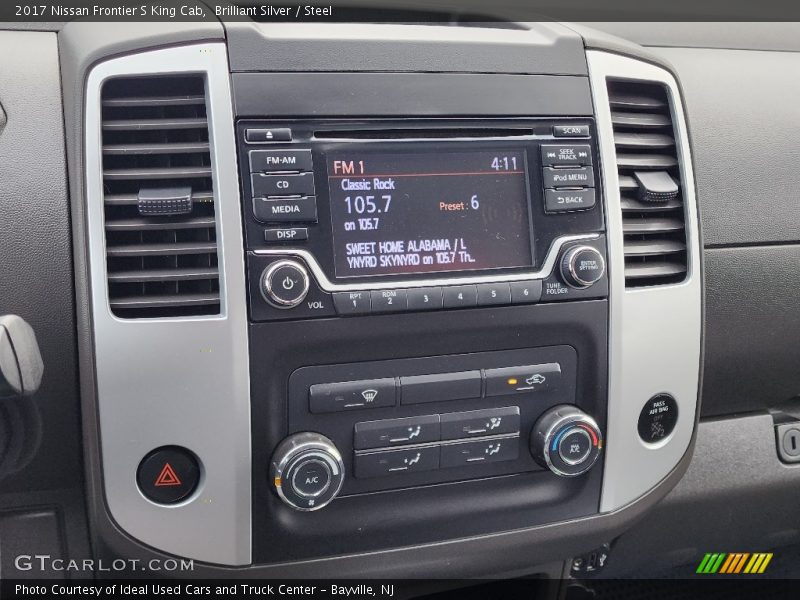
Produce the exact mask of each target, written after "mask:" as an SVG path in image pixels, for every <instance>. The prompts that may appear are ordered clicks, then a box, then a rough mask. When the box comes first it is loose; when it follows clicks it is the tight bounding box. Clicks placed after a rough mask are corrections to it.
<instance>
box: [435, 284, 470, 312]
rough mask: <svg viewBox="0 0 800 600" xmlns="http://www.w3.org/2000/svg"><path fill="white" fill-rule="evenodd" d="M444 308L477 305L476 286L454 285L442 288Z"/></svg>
mask: <svg viewBox="0 0 800 600" xmlns="http://www.w3.org/2000/svg"><path fill="white" fill-rule="evenodd" d="M442 304H443V306H444V308H471V307H473V306H477V305H478V288H477V287H475V286H474V285H454V286H452V287H446V288H444V289H443V290H442Z"/></svg>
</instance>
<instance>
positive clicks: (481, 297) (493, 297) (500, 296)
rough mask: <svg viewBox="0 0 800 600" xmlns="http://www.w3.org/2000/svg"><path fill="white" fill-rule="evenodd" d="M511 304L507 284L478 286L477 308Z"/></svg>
mask: <svg viewBox="0 0 800 600" xmlns="http://www.w3.org/2000/svg"><path fill="white" fill-rule="evenodd" d="M500 304H511V288H510V287H509V285H508V284H507V283H482V284H481V285H479V286H478V306H496V305H500Z"/></svg>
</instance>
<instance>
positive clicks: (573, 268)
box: [561, 246, 606, 289]
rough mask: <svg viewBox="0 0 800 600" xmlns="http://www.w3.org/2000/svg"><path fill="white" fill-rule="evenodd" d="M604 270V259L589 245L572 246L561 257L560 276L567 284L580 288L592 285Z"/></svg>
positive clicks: (598, 279) (601, 275)
mask: <svg viewBox="0 0 800 600" xmlns="http://www.w3.org/2000/svg"><path fill="white" fill-rule="evenodd" d="M605 272H606V261H605V260H603V255H602V254H600V251H599V250H597V249H596V248H592V247H591V246H574V247H572V248H570V249H569V250H567V251H566V252H565V253H564V256H563V257H562V258H561V276H562V277H563V278H564V281H566V282H567V283H568V284H569V285H571V286H572V287H574V288H578V289H582V288H588V287H589V286H591V285H594V284H595V283H597V282H598V281H600V278H601V277H603V274H604V273H605Z"/></svg>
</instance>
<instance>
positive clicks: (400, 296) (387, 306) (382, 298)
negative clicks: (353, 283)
mask: <svg viewBox="0 0 800 600" xmlns="http://www.w3.org/2000/svg"><path fill="white" fill-rule="evenodd" d="M371 296H372V312H374V313H388V312H397V311H401V310H406V308H408V296H407V294H406V290H375V291H373V292H371Z"/></svg>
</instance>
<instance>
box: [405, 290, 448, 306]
mask: <svg viewBox="0 0 800 600" xmlns="http://www.w3.org/2000/svg"><path fill="white" fill-rule="evenodd" d="M437 308H442V288H440V287H429V288H412V289H410V290H408V310H436V309H437Z"/></svg>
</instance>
